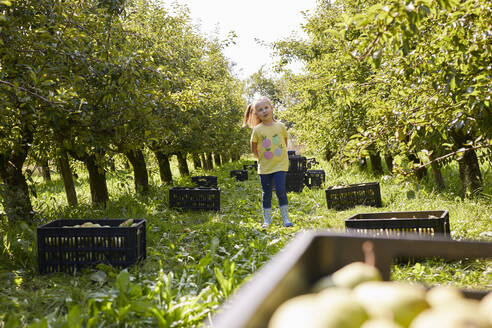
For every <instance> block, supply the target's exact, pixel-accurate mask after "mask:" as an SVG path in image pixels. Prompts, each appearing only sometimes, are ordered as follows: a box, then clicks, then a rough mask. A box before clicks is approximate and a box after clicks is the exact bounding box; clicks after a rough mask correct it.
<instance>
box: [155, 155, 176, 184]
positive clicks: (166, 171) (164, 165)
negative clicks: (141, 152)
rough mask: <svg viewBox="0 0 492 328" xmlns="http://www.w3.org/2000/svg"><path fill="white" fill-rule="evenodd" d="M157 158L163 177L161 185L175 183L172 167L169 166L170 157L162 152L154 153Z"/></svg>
mask: <svg viewBox="0 0 492 328" xmlns="http://www.w3.org/2000/svg"><path fill="white" fill-rule="evenodd" d="M154 154H155V158H156V159H157V163H158V164H159V174H160V176H161V183H166V184H167V183H169V184H171V183H173V174H172V172H171V165H169V156H168V155H166V154H164V153H163V152H162V151H154Z"/></svg>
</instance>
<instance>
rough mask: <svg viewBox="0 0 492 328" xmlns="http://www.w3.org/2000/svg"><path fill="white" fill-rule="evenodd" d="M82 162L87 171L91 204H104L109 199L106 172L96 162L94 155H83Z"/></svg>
mask: <svg viewBox="0 0 492 328" xmlns="http://www.w3.org/2000/svg"><path fill="white" fill-rule="evenodd" d="M83 162H84V164H85V167H86V168H87V171H88V172H89V185H90V189H91V199H92V204H93V205H102V206H106V203H107V202H108V201H109V193H108V185H107V184H106V172H105V171H104V169H103V168H102V167H100V166H98V165H97V164H96V159H95V157H94V156H90V155H85V157H84V158H83Z"/></svg>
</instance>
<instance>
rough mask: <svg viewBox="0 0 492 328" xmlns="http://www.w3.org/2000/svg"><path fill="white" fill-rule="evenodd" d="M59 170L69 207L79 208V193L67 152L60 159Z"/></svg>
mask: <svg viewBox="0 0 492 328" xmlns="http://www.w3.org/2000/svg"><path fill="white" fill-rule="evenodd" d="M58 170H59V171H60V174H61V176H62V179H63V185H64V186H65V194H66V195H67V202H68V205H69V206H77V203H78V201H77V193H76V192H75V185H74V183H73V175H72V170H71V168H70V162H69V161H68V156H67V153H66V152H65V151H63V152H62V153H61V154H60V157H59V158H58Z"/></svg>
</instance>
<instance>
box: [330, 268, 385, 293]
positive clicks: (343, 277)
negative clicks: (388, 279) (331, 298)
mask: <svg viewBox="0 0 492 328" xmlns="http://www.w3.org/2000/svg"><path fill="white" fill-rule="evenodd" d="M332 279H333V283H334V285H335V286H337V287H345V288H354V287H355V286H357V285H359V284H361V283H363V282H366V281H381V280H382V278H381V273H380V272H379V270H378V269H376V268H375V267H374V266H372V265H369V264H366V263H364V262H353V263H350V264H348V265H346V266H344V267H343V268H341V269H339V270H338V271H335V272H334V273H333V274H332Z"/></svg>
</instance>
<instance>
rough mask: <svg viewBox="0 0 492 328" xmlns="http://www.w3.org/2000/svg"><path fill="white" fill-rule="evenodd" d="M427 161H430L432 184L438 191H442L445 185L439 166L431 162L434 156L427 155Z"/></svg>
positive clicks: (437, 163)
mask: <svg viewBox="0 0 492 328" xmlns="http://www.w3.org/2000/svg"><path fill="white" fill-rule="evenodd" d="M429 160H430V161H431V168H432V175H433V176H434V182H435V184H436V187H437V189H438V190H444V188H446V184H445V183H444V178H443V176H442V173H441V164H440V163H439V162H432V161H433V160H434V156H433V155H432V154H431V155H429Z"/></svg>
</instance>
